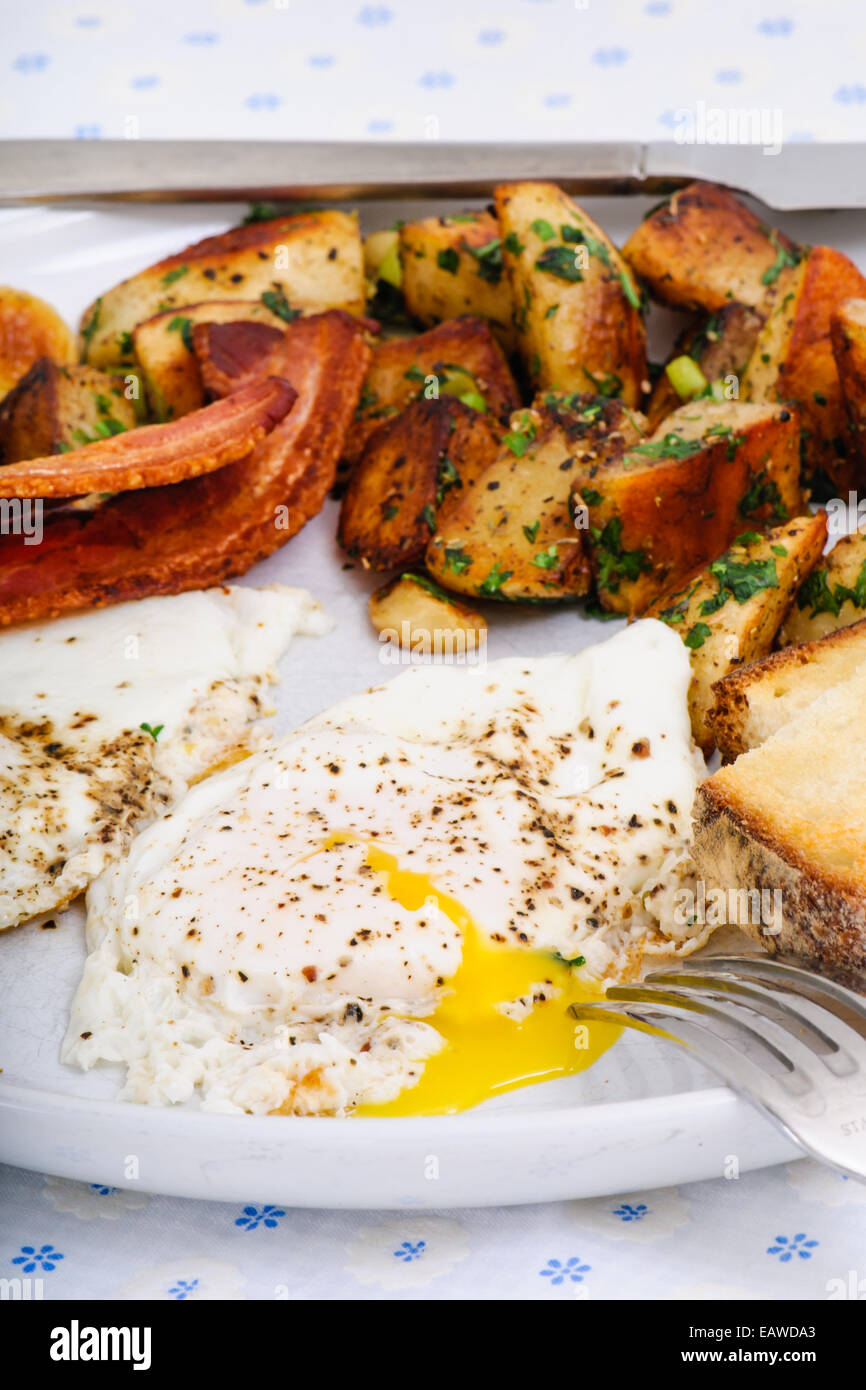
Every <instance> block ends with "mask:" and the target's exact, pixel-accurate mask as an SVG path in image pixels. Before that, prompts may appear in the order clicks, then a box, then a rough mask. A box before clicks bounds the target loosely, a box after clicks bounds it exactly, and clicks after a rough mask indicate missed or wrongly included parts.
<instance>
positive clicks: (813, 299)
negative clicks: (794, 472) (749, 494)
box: [743, 246, 866, 488]
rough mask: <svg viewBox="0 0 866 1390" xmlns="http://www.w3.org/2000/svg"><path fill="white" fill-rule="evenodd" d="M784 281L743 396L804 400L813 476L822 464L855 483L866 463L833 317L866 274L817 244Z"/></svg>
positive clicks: (838, 480) (807, 458) (843, 481)
mask: <svg viewBox="0 0 866 1390" xmlns="http://www.w3.org/2000/svg"><path fill="white" fill-rule="evenodd" d="M784 284H785V293H784V295H783V296H782V299H781V300H780V302H779V303H778V305H777V306H776V307H775V309H774V310H773V312H772V313H771V314H770V316H769V318H768V319H767V321H766V323H765V324H764V327H763V328H762V329H761V332H760V333H759V334H758V340H757V342H756V344H755V348H754V351H753V353H752V356H751V358H750V360H749V365H748V368H747V370H746V375H745V378H744V380H743V394H744V395H745V397H746V399H748V400H752V401H797V403H798V404H799V406H800V411H801V413H802V417H803V450H802V452H803V467H804V470H805V472H806V474H807V475H812V474H814V473H816V471H817V470H818V469H820V470H822V472H823V473H824V474H826V475H827V477H828V478H830V479H831V480H832V482H833V484H834V485H835V486H836V487H838V488H849V487H853V486H855V485H856V482H857V479H858V477H859V476H860V469H861V466H860V459H859V455H858V453H857V450H856V449H855V447H854V441H853V437H852V434H851V431H850V430H849V428H848V416H847V414H846V410H845V403H844V400H843V398H842V388H841V385H840V383H839V373H838V370H837V367H836V359H835V357H834V355H833V344H832V340H831V336H830V320H831V316H832V314H833V311H834V310H835V309H837V308H838V307H839V306H840V305H841V304H842V303H843V302H844V301H845V300H846V299H848V298H850V297H852V296H861V295H864V294H866V279H864V277H863V276H862V275H861V274H860V271H859V270H858V269H857V267H856V266H855V265H854V263H853V261H849V259H848V257H847V256H843V254H842V252H841V251H834V250H832V249H831V248H830V247H829V246H815V247H813V248H812V250H811V251H810V252H809V253H808V255H807V256H806V258H805V259H804V260H803V261H801V263H800V265H798V266H797V267H796V269H794V270H791V271H789V272H788V273H787V277H786V280H785V282H784Z"/></svg>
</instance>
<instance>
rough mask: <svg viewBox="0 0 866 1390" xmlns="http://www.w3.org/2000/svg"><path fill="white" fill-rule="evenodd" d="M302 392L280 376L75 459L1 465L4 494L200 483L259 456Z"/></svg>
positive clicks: (100, 443)
mask: <svg viewBox="0 0 866 1390" xmlns="http://www.w3.org/2000/svg"><path fill="white" fill-rule="evenodd" d="M296 397H297V392H296V391H295V390H294V389H293V388H292V387H291V386H290V385H289V384H288V382H287V381H283V380H281V379H280V378H279V377H276V376H272V377H269V378H267V379H266V380H264V381H256V382H252V383H251V384H250V385H248V386H244V387H243V388H242V389H241V390H240V391H235V392H234V393H233V394H232V395H230V396H228V397H226V399H225V400H222V401H218V402H217V403H216V404H215V405H207V406H204V407H203V408H202V409H201V410H194V411H192V412H191V413H190V414H189V415H184V417H183V418H182V419H181V420H172V421H171V422H170V423H169V424H166V425H143V426H141V428H139V429H134V430H128V431H127V432H126V433H125V434H116V435H113V436H112V437H111V438H110V439H100V440H97V442H96V443H95V444H85V445H84V447H83V448H81V449H72V450H71V451H70V452H69V453H68V454H52V455H50V456H49V457H48V458H39V459H23V460H22V461H21V462H20V463H9V464H6V465H5V466H4V467H2V468H0V497H81V496H82V495H83V494H85V493H88V492H131V491H133V490H134V489H138V488H146V487H156V486H159V485H161V484H163V483H176V482H180V481H181V479H183V478H196V477H198V476H199V474H201V473H212V472H214V470H215V469H218V468H225V466H226V465H227V464H229V463H234V462H235V461H236V460H237V459H242V458H245V457H246V455H247V454H249V453H251V452H252V450H253V449H254V448H255V447H256V445H257V444H259V443H260V442H261V440H262V439H264V437H265V435H267V434H269V433H270V432H271V430H272V429H273V428H274V426H275V425H277V424H278V423H279V422H280V420H282V419H283V418H284V417H285V416H286V415H287V414H288V412H289V411H290V410H291V408H292V405H293V404H294V402H295V400H296Z"/></svg>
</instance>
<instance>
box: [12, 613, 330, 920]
mask: <svg viewBox="0 0 866 1390" xmlns="http://www.w3.org/2000/svg"><path fill="white" fill-rule="evenodd" d="M328 626H329V622H328V620H327V618H325V616H324V614H323V613H322V611H321V609H320V608H319V606H318V605H317V604H316V603H314V601H313V600H312V599H311V598H310V596H309V594H307V593H306V592H305V591H304V590H301V589H290V588H285V587H280V586H274V587H272V588H269V589H246V588H225V589H210V590H206V591H199V592H192V593H186V594H178V595H175V596H171V597H164V598H149V599H142V600H140V601H139V602H133V603H122V604H118V605H117V606H115V607H112V608H106V609H101V610H97V611H90V612H85V613H80V614H74V615H73V616H71V617H67V618H62V619H58V620H56V621H53V622H38V623H28V624H26V625H24V626H21V627H18V628H13V629H10V630H9V631H6V632H3V633H2V634H0V928H2V927H9V926H13V925H15V924H17V923H19V922H22V921H24V920H26V919H27V918H28V917H32V916H34V915H36V914H37V913H43V912H46V911H49V910H52V909H55V908H57V907H60V906H62V905H63V904H64V903H67V902H69V901H70V900H71V899H72V898H73V897H74V896H75V895H76V894H77V893H79V892H81V890H82V889H83V888H84V887H85V886H86V885H87V883H88V882H89V881H90V880H91V879H92V878H94V877H95V876H96V875H97V874H99V873H101V871H102V870H103V869H104V867H105V866H106V864H107V863H108V862H109V861H110V860H111V858H113V857H114V856H115V855H116V854H118V853H120V851H121V849H122V848H123V846H124V844H125V843H126V842H127V841H128V839H129V837H130V834H131V832H132V828H133V826H134V825H135V824H136V822H138V821H141V820H142V819H143V818H147V817H149V816H151V815H153V814H156V812H157V811H159V810H162V809H164V808H165V807H166V806H168V805H170V804H172V803H173V802H175V801H176V800H178V799H179V797H181V796H182V795H183V793H184V792H185V791H186V789H187V786H188V784H189V783H190V781H192V780H193V779H194V778H195V777H197V776H200V775H201V774H202V773H203V772H204V771H205V770H206V769H207V768H208V767H210V766H212V765H213V764H214V763H216V762H218V761H219V760H220V759H222V758H225V757H226V756H227V755H228V754H230V753H231V752H232V750H234V749H235V748H237V747H238V745H239V744H241V743H242V742H243V740H244V738H245V737H246V734H247V731H248V730H249V727H250V724H251V723H252V721H254V720H256V719H257V718H258V717H259V716H260V715H261V714H263V713H265V712H266V709H265V701H264V698H263V697H264V695H265V692H266V688H267V685H268V682H269V681H271V680H273V679H275V675H274V667H275V666H276V663H277V661H278V660H279V658H280V656H281V655H282V654H283V652H284V651H285V650H286V648H287V647H288V645H289V642H290V641H291V639H292V637H293V635H294V634H295V633H297V632H304V633H318V632H322V631H325V630H327V628H328ZM145 724H147V725H149V726H150V729H151V730H152V731H153V732H148V730H147V729H145V728H143V727H142V726H143V725H145ZM160 726H161V727H160ZM154 734H156V737H154Z"/></svg>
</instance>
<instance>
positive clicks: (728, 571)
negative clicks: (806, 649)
mask: <svg viewBox="0 0 866 1390" xmlns="http://www.w3.org/2000/svg"><path fill="white" fill-rule="evenodd" d="M826 536H827V518H826V515H825V514H824V512H818V514H817V515H816V516H800V517H795V518H794V519H793V520H791V521H788V522H786V523H785V525H784V526H777V527H775V528H774V529H773V530H772V531H768V532H767V533H766V534H765V535H759V534H758V532H757V531H750V532H746V533H745V534H744V535H742V536H738V537H737V539H736V540H735V541H734V543H733V545H731V546H730V547H729V548H728V549H727V550H726V551H725V552H724V554H722V555H720V556H719V557H718V558H717V559H716V560H713V561H712V563H711V564H710V565H708V566H707V567H706V569H703V570H701V572H700V574H698V575H695V576H694V578H693V579H691V580H690V581H689V582H688V583H686V584H684V585H683V586H681V587H680V588H679V589H675V590H673V591H671V592H669V593H667V594H663V595H662V596H661V598H658V599H656V601H655V603H653V604H651V605H650V607H649V608H648V609H647V611H646V613H645V614H644V616H645V617H647V618H659V619H660V620H661V621H662V622H663V623H667V624H668V625H669V626H670V627H672V628H673V629H674V631H675V632H678V633H679V635H680V637H682V639H683V642H684V643H685V645H686V646H687V647H688V649H689V657H690V660H691V665H692V679H691V684H690V686H689V696H688V699H689V716H690V718H691V721H692V735H693V737H694V740H695V743H697V744H698V745H699V747H700V748H702V749H703V751H704V753H709V752H710V751H711V750H712V748H713V745H714V743H715V736H714V734H713V731H712V728H711V726H710V725H709V724H708V723H707V715H708V713H709V711H710V710H711V709H712V708H713V706H714V705H715V698H716V697H715V694H714V692H713V688H712V686H713V681H716V680H720V679H721V677H722V676H725V675H727V673H728V672H729V671H733V670H734V669H735V667H737V666H741V665H742V664H743V663H744V662H747V661H755V660H756V658H757V657H760V656H765V655H766V653H767V652H768V651H769V650H770V648H771V647H772V645H773V639H774V637H775V635H776V632H777V630H778V627H779V624H780V623H781V621H782V619H783V617H784V615H785V612H786V610H787V609H788V608H789V606H790V604H791V601H792V599H793V597H794V593H795V591H796V589H797V585H798V584H799V583H800V580H801V579H802V577H803V575H804V574H807V573H808V572H809V570H810V569H811V568H812V566H813V565H814V564H815V563H816V561H817V560H818V559H819V558H820V555H821V551H822V550H823V548H824V541H825V539H826Z"/></svg>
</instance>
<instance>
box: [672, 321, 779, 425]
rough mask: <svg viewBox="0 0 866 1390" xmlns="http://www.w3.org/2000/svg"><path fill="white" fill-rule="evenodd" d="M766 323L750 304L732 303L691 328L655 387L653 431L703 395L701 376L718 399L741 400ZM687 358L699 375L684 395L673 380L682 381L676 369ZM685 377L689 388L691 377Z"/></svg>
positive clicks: (679, 342)
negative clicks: (749, 364)
mask: <svg viewBox="0 0 866 1390" xmlns="http://www.w3.org/2000/svg"><path fill="white" fill-rule="evenodd" d="M763 321H764V319H763V315H762V314H761V313H760V311H759V310H757V309H752V308H750V306H749V305H748V304H737V303H731V304H725V305H723V306H722V308H721V309H717V310H715V311H714V312H713V313H712V314H708V315H707V316H706V317H705V318H704V319H702V320H701V322H700V323H699V324H698V325H697V326H696V327H692V328H687V329H686V331H685V332H684V333H682V334H681V335H680V337H679V338H678V339H677V342H676V345H675V347H674V349H673V351H672V352H671V355H670V357H669V358H668V362H667V363H666V368H665V371H663V372H662V374H661V376H660V377H659V379H658V381H657V382H656V384H655V386H654V387H653V393H652V396H651V397H650V402H649V405H648V406H647V412H646V413H647V419H648V421H649V426H650V429H652V430H654V429H656V427H657V426H658V425H660V424H661V422H662V420H664V419H665V418H666V417H667V416H668V415H670V414H671V412H672V411H674V410H677V409H679V407H680V406H681V405H682V404H683V401H684V400H690V399H692V397H693V396H695V395H697V394H698V393H699V391H700V389H701V387H700V377H701V376H703V377H704V379H705V381H706V383H707V386H708V387H710V388H712V389H713V394H714V397H717V398H718V399H722V400H725V399H727V400H737V399H739V382H740V378H741V377H742V376H743V374H744V372H745V370H746V363H747V362H748V360H749V358H750V357H751V355H752V352H753V350H754V346H755V343H756V341H757V337H758V333H759V332H760V329H761V324H762V323H763ZM683 357H686V358H688V359H690V360H691V361H692V362H694V364H695V367H696V368H698V371H697V372H696V373H694V374H692V375H693V377H694V381H693V386H694V389H689V390H688V391H687V393H685V394H683V395H681V394H680V392H679V391H678V390H677V389H676V387H675V386H674V384H673V381H672V380H671V377H672V376H673V377H674V378H675V379H676V378H677V377H678V375H679V374H678V373H677V372H676V370H675V367H676V364H677V363H678V362H679V360H680V359H681V358H683ZM672 363H673V364H674V370H672V372H671V375H668V371H667V367H669V366H671V364H672ZM682 375H683V376H684V377H685V385H686V386H687V387H688V386H689V380H690V374H688V373H682ZM729 377H734V378H735V382H733V383H729V382H728V381H727V380H726V378H729ZM733 386H735V387H736V393H737V394H736V395H733V396H731V395H729V394H728V392H729V390H730V389H731V388H732V387H733Z"/></svg>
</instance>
